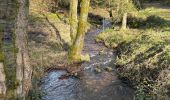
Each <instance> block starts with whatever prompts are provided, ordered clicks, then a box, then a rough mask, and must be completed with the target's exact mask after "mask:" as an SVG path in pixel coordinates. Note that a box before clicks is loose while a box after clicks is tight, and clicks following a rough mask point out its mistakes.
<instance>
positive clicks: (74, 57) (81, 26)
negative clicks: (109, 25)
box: [69, 0, 90, 62]
mask: <svg viewBox="0 0 170 100" xmlns="http://www.w3.org/2000/svg"><path fill="white" fill-rule="evenodd" d="M89 4H90V0H82V1H81V9H80V19H79V23H78V30H77V35H76V38H75V41H74V42H73V45H72V46H71V48H70V51H69V60H70V61H71V62H77V61H80V60H81V52H82V50H83V44H84V36H85V33H86V26H87V18H88V11H89Z"/></svg>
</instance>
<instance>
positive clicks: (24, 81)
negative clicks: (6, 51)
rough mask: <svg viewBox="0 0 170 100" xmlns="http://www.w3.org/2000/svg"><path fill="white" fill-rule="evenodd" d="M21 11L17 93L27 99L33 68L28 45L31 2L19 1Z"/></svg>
mask: <svg viewBox="0 0 170 100" xmlns="http://www.w3.org/2000/svg"><path fill="white" fill-rule="evenodd" d="M18 2H19V5H20V6H19V11H18V17H17V27H16V32H15V33H16V47H17V48H18V52H17V54H16V56H17V58H16V63H17V68H16V78H17V80H18V82H19V86H18V88H17V90H16V93H17V95H18V96H19V97H23V98H24V97H25V96H26V94H27V93H28V91H29V89H30V88H31V75H32V67H31V66H30V60H29V54H28V43H27V26H28V14H29V2H28V0H18Z"/></svg>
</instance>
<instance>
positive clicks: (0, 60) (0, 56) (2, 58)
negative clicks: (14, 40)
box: [0, 52, 4, 62]
mask: <svg viewBox="0 0 170 100" xmlns="http://www.w3.org/2000/svg"><path fill="white" fill-rule="evenodd" d="M0 62H4V54H3V53H2V52H0Z"/></svg>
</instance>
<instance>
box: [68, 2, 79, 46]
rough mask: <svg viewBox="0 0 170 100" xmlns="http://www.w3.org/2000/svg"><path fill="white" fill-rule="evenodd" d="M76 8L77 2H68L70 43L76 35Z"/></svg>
mask: <svg viewBox="0 0 170 100" xmlns="http://www.w3.org/2000/svg"><path fill="white" fill-rule="evenodd" d="M77 6H78V0H70V37H71V43H73V41H74V40H75V38H76V34H77V26H78V25H77V21H78V19H77Z"/></svg>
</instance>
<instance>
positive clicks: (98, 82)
mask: <svg viewBox="0 0 170 100" xmlns="http://www.w3.org/2000/svg"><path fill="white" fill-rule="evenodd" d="M105 23H106V24H103V27H109V25H110V23H109V22H107V21H105ZM101 31H102V30H101V29H92V30H90V31H89V32H88V33H87V34H86V38H85V45H84V50H83V53H89V54H90V57H91V61H90V62H85V63H83V64H82V65H81V67H82V69H83V71H82V74H83V75H82V76H81V79H78V78H74V77H68V78H66V79H61V78H60V77H61V76H62V75H65V74H66V73H67V72H66V71H64V70H53V71H51V72H49V73H48V74H47V75H46V76H45V77H44V78H43V79H42V85H41V89H42V91H43V92H44V95H43V97H42V100H133V97H134V93H133V90H132V89H131V88H129V87H128V86H126V85H125V84H123V83H122V82H121V81H120V80H119V79H118V78H117V75H116V71H115V68H114V60H115V58H116V57H115V56H116V55H115V53H114V51H113V50H110V49H107V48H106V47H105V46H104V45H103V44H101V43H96V42H95V39H94V38H95V36H96V35H98V34H99V33H100V32H101ZM108 66H110V67H112V68H113V69H111V70H110V71H107V70H106V69H107V68H108ZM110 67H109V68H110Z"/></svg>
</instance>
